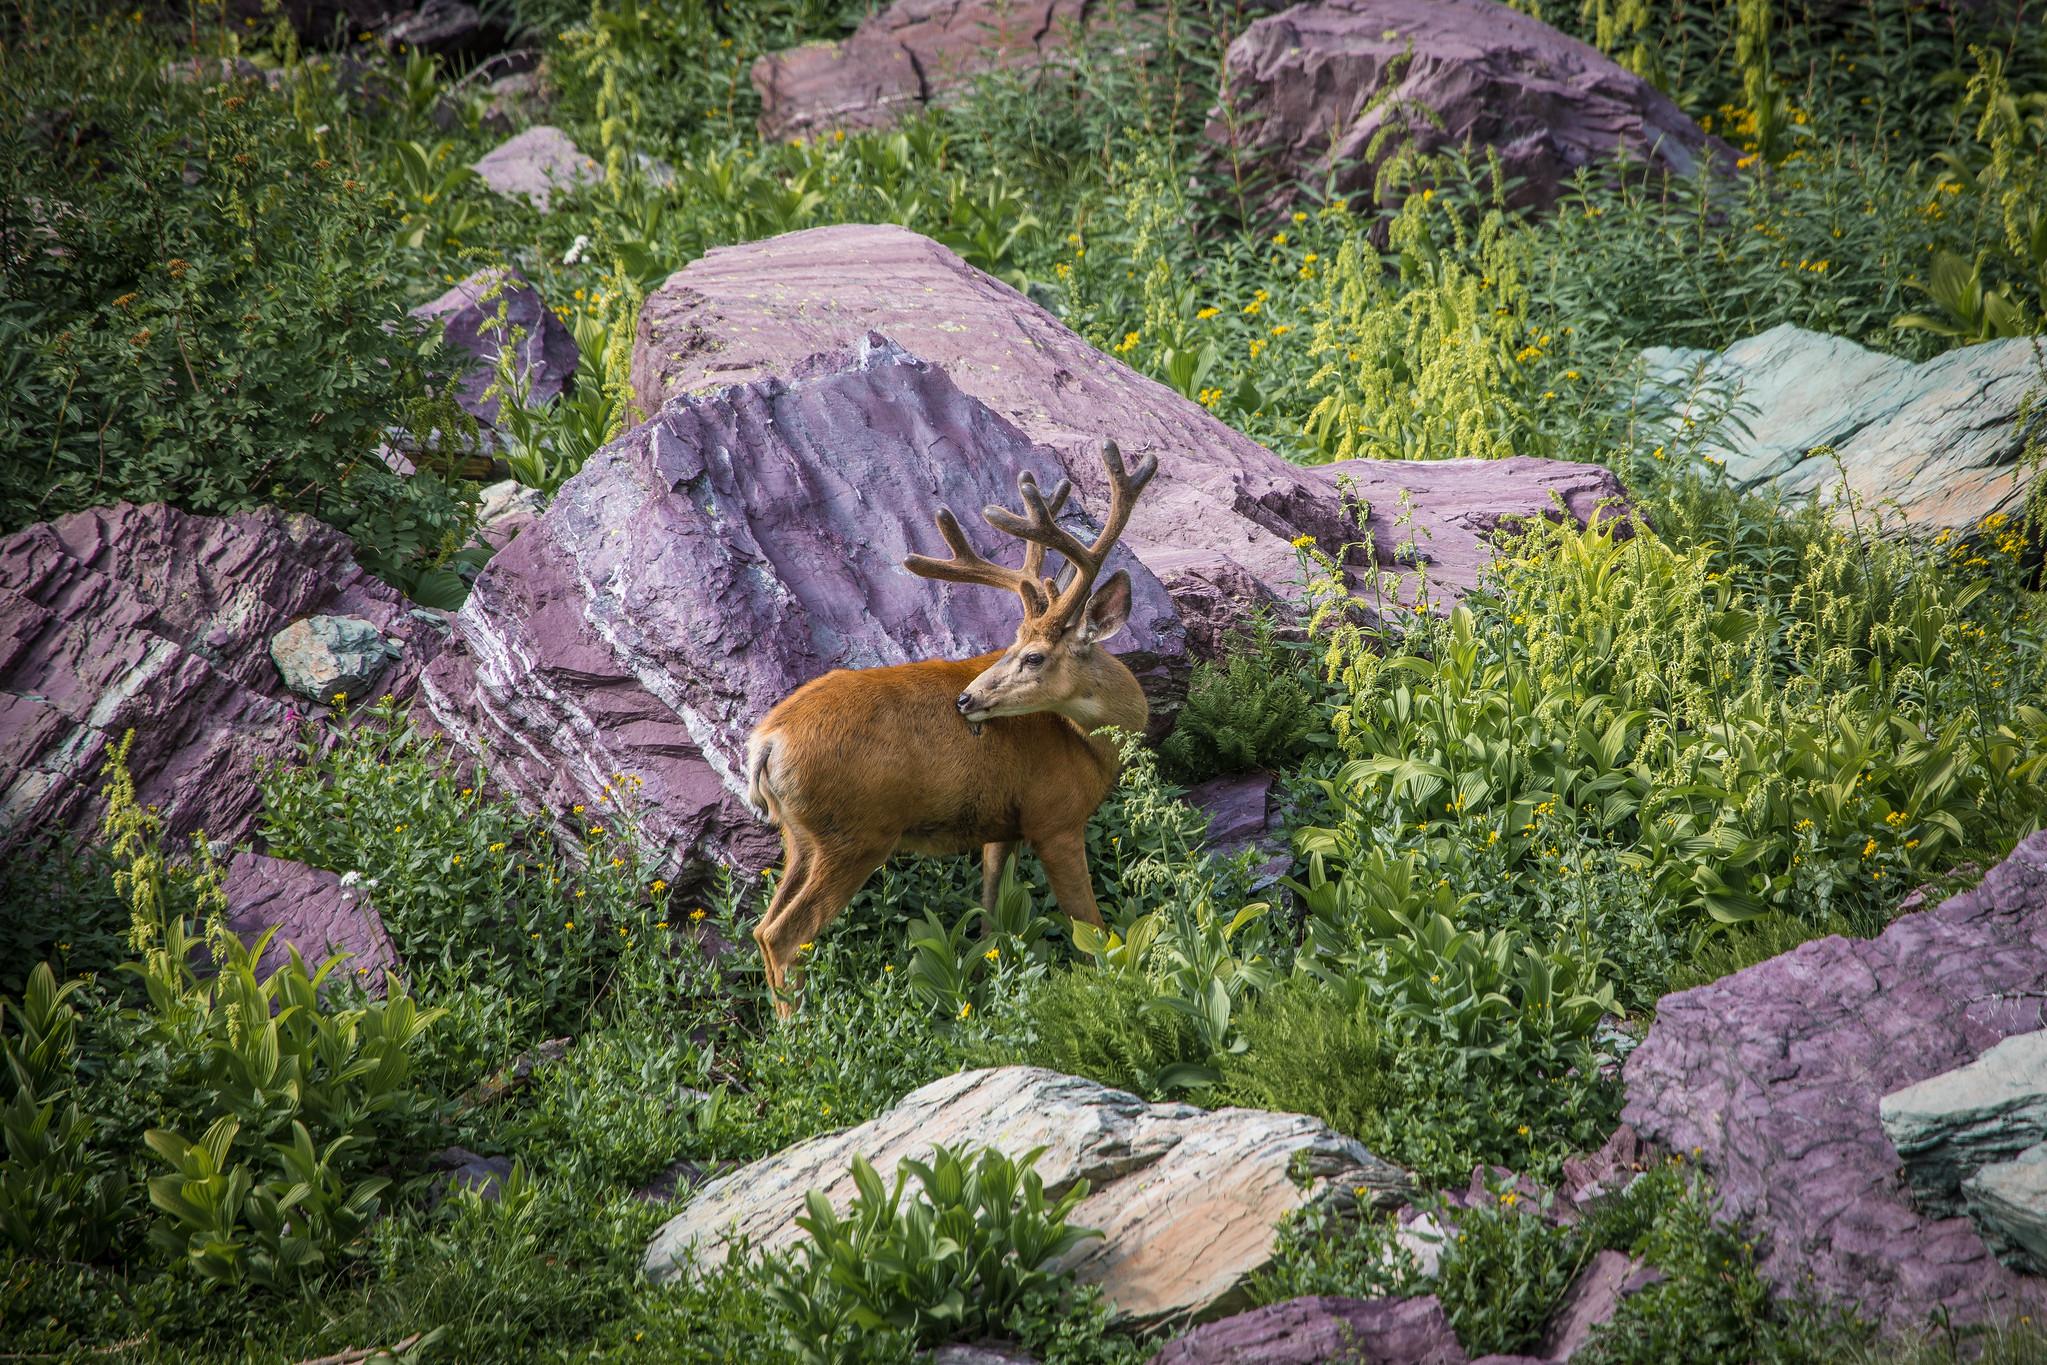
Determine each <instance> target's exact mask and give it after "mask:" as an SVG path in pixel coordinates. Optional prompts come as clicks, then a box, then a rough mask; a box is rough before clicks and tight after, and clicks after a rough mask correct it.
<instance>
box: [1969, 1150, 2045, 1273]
mask: <svg viewBox="0 0 2047 1365" xmlns="http://www.w3.org/2000/svg"><path fill="white" fill-rule="evenodd" d="M1962 1199H1963V1201H1964V1202H1965V1203H1966V1204H1967V1205H1968V1209H1969V1219H1970V1221H1971V1222H1973V1223H1975V1225H1976V1230H1977V1231H1978V1232H1980V1233H1982V1234H1983V1240H1984V1241H1985V1242H1986V1243H1988V1244H1989V1246H1990V1249H1991V1250H1992V1251H1994V1252H1996V1253H1997V1259H1998V1260H2000V1261H2003V1262H2004V1263H2005V1264H2006V1265H2008V1266H2010V1267H2011V1268H2012V1269H2013V1270H2019V1271H2024V1272H2026V1273H2028V1274H2033V1275H2047V1142H2043V1143H2040V1144H2039V1145H2038V1146H2034V1147H2028V1148H2027V1149H2026V1150H2025V1151H2023V1152H2021V1153H2019V1154H2018V1155H2017V1156H2015V1157H2013V1158H2012V1159H2011V1160H2010V1161H2000V1162H1998V1163H1996V1164H1995V1165H1992V1166H1985V1167H1984V1168H1983V1169H1982V1170H1980V1171H1978V1172H1976V1174H1974V1175H1972V1176H1970V1177H1969V1178H1968V1179H1967V1180H1965V1181H1963V1182H1962Z"/></svg>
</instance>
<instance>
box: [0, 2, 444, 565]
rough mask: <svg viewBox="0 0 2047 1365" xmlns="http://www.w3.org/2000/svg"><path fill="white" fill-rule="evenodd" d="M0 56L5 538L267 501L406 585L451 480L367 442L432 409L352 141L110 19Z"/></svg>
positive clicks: (251, 84) (431, 541)
mask: <svg viewBox="0 0 2047 1365" xmlns="http://www.w3.org/2000/svg"><path fill="white" fill-rule="evenodd" d="M70 23H71V24H72V25H74V26H76V27H77V28H81V29H89V28H91V27H92V25H93V21H92V20H91V19H90V18H88V17H87V16H84V15H74V16H73V18H72V20H71V21H70ZM4 60H5V63H6V67H7V79H6V80H5V81H4V82H0V84H4V86H5V88H6V89H7V90H8V91H9V92H11V93H10V94H9V95H8V96H6V98H5V105H4V107H0V129H4V132H0V175H4V176H5V177H6V180H7V183H8V184H9V186H10V188H11V191H12V192H11V193H10V194H9V195H8V196H7V197H6V198H5V201H4V204H0V242H4V243H6V244H7V246H6V249H5V250H4V251H0V278H4V281H5V288H4V290H0V294H4V298H5V300H6V301H5V303H4V304H0V356H4V360H0V371H4V373H5V374H6V376H7V381H6V382H7V388H8V395H9V397H8V402H7V403H6V404H4V411H5V413H6V414H7V415H6V417H5V418H4V419H0V470H5V471H6V473H5V474H4V475H0V526H6V527H8V528H12V527H15V526H19V525H21V524H23V523H25V522H28V521H32V520H35V519H37V518H39V517H49V516H53V515H56V514H59V513H62V512H68V511H72V510H75V509H77V508H80V507H86V506H92V505H95V504H101V503H106V502H111V501H114V500H116V499H120V498H129V499H133V500H135V501H138V502H147V501H153V500H165V501H171V502H175V503H178V504H179V505H181V506H185V507H188V508H191V509H193V510H195V511H200V512H224V511H232V510H236V509H239V508H244V507H248V506H252V505H255V504H258V503H266V502H267V503H275V504H279V505H282V506H286V507H291V508H297V509H303V510H306V511H310V512H313V513H315V514H317V515H320V516H322V517H324V518H326V519H327V520H329V521H331V522H333V523H334V524H336V525H338V526H340V527H341V528H342V529H343V530H345V531H347V532H348V533H349V534H350V535H351V536H352V537H354V538H355V541H356V544H357V547H358V550H359V552H360V553H361V554H362V556H363V557H364V558H365V560H366V561H367V562H369V563H371V564H372V565H373V566H375V567H376V568H378V569H379V571H381V572H384V573H386V574H389V575H392V576H394V577H396V578H398V579H399V580H400V581H406V580H407V577H408V575H416V574H417V573H418V572H419V570H420V568H421V567H422V566H430V565H431V564H433V563H436V562H437V561H438V560H439V559H440V558H441V557H443V556H445V555H446V554H447V553H449V552H451V551H453V550H455V549H456V548H458V547H459V544H460V540H461V537H462V536H463V535H464V533H465V530H466V526H467V522H468V519H469V513H468V511H467V508H466V506H465V502H466V497H465V495H464V494H463V493H462V492H461V491H460V490H459V489H458V487H457V486H456V485H455V484H454V482H453V481H452V480H450V479H449V478H447V477H444V474H443V472H438V471H435V470H431V469H428V470H422V471H421V472H420V473H419V474H417V475H415V476H414V477H412V478H410V479H401V478H400V477H399V476H398V475H397V474H395V473H393V472H392V471H391V470H390V469H388V468H386V467H385V465H384V463H383V462H382V461H381V460H380V459H379V458H378V456H377V454H376V453H375V448H376V446H377V444H378V443H379V441H381V440H382V439H383V438H384V434H385V430H386V428H387V427H390V426H392V425H394V424H407V425H411V426H412V427H413V428H414V429H416V430H421V431H424V430H427V429H428V428H429V427H430V426H431V425H433V424H434V420H433V418H432V416H431V415H430V414H429V413H428V412H427V410H426V407H425V406H424V405H425V400H426V398H427V392H426V389H425V387H424V383H423V380H422V378H421V370H420V365H419V354H418V342H417V339H416V331H415V329H414V328H413V327H412V325H411V324H410V322H409V320H408V319H407V318H406V317H405V300H404V295H403V283H402V281H401V280H399V279H398V278H397V276H396V275H395V274H394V273H393V268H392V267H393V253H394V250H395V244H394V242H393V240H392V239H393V233H392V227H393V223H392V221H391V217H390V215H389V214H388V213H387V212H386V210H385V209H384V208H383V207H382V206H381V205H380V204H379V202H378V199H377V196H376V195H374V194H373V193H372V192H371V191H370V190H369V188H368V186H367V185H366V184H365V177H366V175H367V172H366V171H364V170H363V169H362V168H361V166H360V165H359V164H358V162H359V159H360V157H361V149H360V148H359V147H358V146H357V145H356V144H354V143H353V142H352V141H351V140H350V139H349V138H348V137H347V136H346V135H345V134H343V133H337V132H334V131H332V130H331V129H330V128H328V127H326V126H325V125H321V126H319V127H315V126H314V124H313V122H312V121H301V119H300V118H299V117H298V115H297V114H296V113H295V112H294V110H293V108H292V106H291V103H290V101H289V100H288V99H287V98H286V97H285V96H284V95H282V94H280V93H276V92H273V91H271V90H269V89H267V88H266V87H265V86H264V85H263V84H262V83H261V82H260V81H241V82H234V83H230V84H227V85H222V86H218V87H212V88H205V87H201V86H199V85H195V84H183V83H177V82H169V81H166V80H165V79H164V78H163V77H162V76H161V75H160V74H158V71H157V68H156V63H157V61H158V60H160V59H159V58H158V56H157V55H156V53H155V52H154V51H153V50H152V49H151V48H150V47H149V46H147V45H144V44H142V43H138V42H135V41H124V40H123V39H122V37H121V36H120V32H119V31H116V30H107V31H101V32H98V33H93V34H90V35H88V34H86V33H82V32H77V31H73V32H71V33H69V34H66V35H64V36H59V35H58V34H55V33H52V34H46V35H44V36H43V37H42V39H41V40H40V41H37V42H33V43H20V44H11V45H9V47H8V49H7V53H6V55H5V58H4Z"/></svg>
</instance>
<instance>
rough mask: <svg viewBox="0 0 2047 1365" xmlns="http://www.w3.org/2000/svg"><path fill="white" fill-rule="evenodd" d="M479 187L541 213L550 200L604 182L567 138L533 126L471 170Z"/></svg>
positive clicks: (550, 128) (593, 164)
mask: <svg viewBox="0 0 2047 1365" xmlns="http://www.w3.org/2000/svg"><path fill="white" fill-rule="evenodd" d="M471 169H473V170H474V171H475V172H476V174H477V175H478V176H479V177H481V178H482V180H483V183H484V184H486V185H488V186H490V187H491V188H492V189H493V190H496V191H497V192H498V193H499V194H501V195H503V196H505V197H506V198H507V199H523V200H525V201H526V202H527V203H529V204H531V205H532V206H533V207H534V208H536V209H538V210H539V211H540V212H542V213H546V212H547V211H548V209H550V208H551V207H553V204H554V196H555V195H556V194H558V193H570V192H573V191H575V190H579V189H582V188H584V187H585V186H589V185H594V184H596V183H597V182H598V181H600V180H602V179H603V178H604V172H603V171H602V170H601V169H599V168H598V165H597V163H596V162H595V161H592V160H591V159H590V158H589V157H587V156H585V155H583V151H582V149H581V148H580V147H578V146H576V144H575V143H573V142H571V141H569V135H568V134H567V133H564V132H563V131H562V130H561V129H559V128H556V127H554V126H553V125H551V124H546V123H536V124H534V125H533V126H532V127H531V128H528V129H527V130H526V131H525V132H523V133H520V134H519V135H517V136H516V137H511V138H507V139H506V140H505V141H503V142H501V143H499V144H498V145H497V146H496V147H493V148H492V149H491V150H490V151H488V152H486V153H485V154H484V155H483V157H482V158H481V159H480V160H478V161H477V162H475V163H474V165H473V166H472V167H471Z"/></svg>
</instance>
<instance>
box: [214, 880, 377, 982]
mask: <svg viewBox="0 0 2047 1365" xmlns="http://www.w3.org/2000/svg"><path fill="white" fill-rule="evenodd" d="M222 889H223V890H224V891H225V892H226V894H227V927H228V928H229V929H231V930H233V931H234V932H235V934H236V935H237V936H239V937H240V938H241V939H242V941H243V942H244V943H249V942H253V941H254V940H255V939H256V938H257V937H258V936H259V935H261V934H263V933H264V932H266V931H268V930H269V929H271V928H272V927H275V928H276V930H277V934H276V936H275V937H273V938H272V939H271V940H270V942H269V944H268V945H267V946H265V948H264V949H263V956H262V957H261V958H259V959H257V962H256V971H257V974H258V975H260V976H267V975H269V974H270V973H271V972H274V971H276V970H277V969H278V968H279V967H282V966H283V965H284V964H285V963H286V962H287V961H289V960H290V950H291V949H293V948H296V949H298V951H299V956H300V957H301V958H302V959H304V960H305V964H306V966H307V967H308V968H317V967H318V966H319V965H320V963H321V962H323V961H324V960H326V959H327V958H328V957H331V956H332V955H334V954H336V953H347V954H348V960H347V961H346V962H344V963H342V964H341V965H340V966H339V967H337V968H336V969H335V974H336V975H337V976H350V977H354V978H355V979H356V980H358V981H360V982H362V983H363V984H364V985H365V986H366V987H368V988H369V989H371V990H373V991H375V992H377V993H379V994H381V993H382V992H383V989H384V973H385V972H389V971H395V970H397V967H398V952H397V950H396V949H395V948H393V947H392V946H391V936H390V935H389V934H387V933H385V932H384V921H383V920H382V919H381V918H379V917H378V915H377V912H376V909H375V907H373V906H371V905H370V903H369V902H368V901H366V900H364V899H363V898H362V897H361V895H360V894H359V893H358V892H357V891H356V890H355V888H353V887H350V886H345V885H343V884H342V881H341V878H339V877H337V876H335V875H334V874H333V873H332V872H327V871H324V870H322V869H320V868H317V867H307V866H306V865H305V864H304V863H295V862H289V861H287V860H285V859H283V858H266V857H264V856H263V855H262V854H260V853H237V854H236V855H235V859H234V861H233V862H232V863H230V864H228V869H227V882H226V884H225V886H224V887H223V888H222Z"/></svg>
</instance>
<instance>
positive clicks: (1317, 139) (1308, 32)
mask: <svg viewBox="0 0 2047 1365" xmlns="http://www.w3.org/2000/svg"><path fill="white" fill-rule="evenodd" d="M1410 52H1411V53H1412V57H1411V59H1410V57H1409V53H1410ZM1225 63H1226V67H1227V72H1228V86H1227V88H1228V90H1229V97H1230V98H1231V99H1232V100H1233V101H1234V104H1233V106H1232V108H1231V110H1230V111H1229V113H1228V114H1227V115H1225V114H1224V113H1221V112H1218V113H1215V114H1213V115H1211V116H1210V119H1209V124H1208V130H1207V131H1208V138H1209V141H1210V142H1211V143H1212V144H1214V145H1215V147H1216V148H1217V151H1216V155H1217V156H1218V157H1221V156H1223V155H1229V156H1231V157H1233V158H1234V159H1235V160H1236V161H1238V162H1241V163H1245V164H1251V165H1255V166H1257V167H1258V168H1259V170H1260V171H1261V172H1262V173H1266V174H1269V175H1270V176H1271V178H1272V180H1273V181H1274V182H1275V183H1277V184H1278V185H1280V186H1281V188H1279V189H1277V190H1275V191H1274V193H1273V195H1272V196H1271V198H1270V200H1269V201H1268V207H1271V208H1279V207H1282V206H1284V205H1286V204H1288V203H1290V202H1291V201H1292V198H1293V196H1294V194H1295V192H1296V188H1297V185H1298V183H1299V182H1302V181H1306V182H1309V183H1313V184H1318V185H1319V184H1321V183H1322V182H1323V180H1324V179H1325V178H1326V177H1327V176H1328V175H1329V173H1330V172H1331V171H1332V170H1333V171H1335V173H1336V188H1337V190H1338V191H1339V192H1341V193H1345V194H1355V193H1359V192H1365V193H1369V192H1370V191H1371V189H1372V184H1373V179H1374V176H1375V175H1376V173H1377V170H1378V161H1379V160H1382V159H1384V158H1385V157H1386V156H1388V155H1390V154H1391V152H1392V150H1393V148H1394V147H1396V146H1398V145H1399V143H1400V139H1399V138H1388V139H1386V140H1385V142H1384V144H1383V147H1382V148H1381V149H1378V150H1377V152H1376V155H1375V154H1374V153H1373V151H1372V144H1373V141H1374V140H1375V139H1378V138H1380V136H1381V134H1382V133H1383V132H1385V130H1387V129H1388V128H1389V127H1395V128H1398V129H1399V130H1400V132H1401V133H1402V134H1403V135H1406V136H1409V137H1411V138H1412V139H1413V140H1414V141H1415V142H1416V143H1417V144H1418V145H1419V146H1420V147H1421V148H1422V149H1423V150H1426V151H1434V150H1437V149H1439V148H1443V147H1459V146H1462V145H1464V144H1465V143H1467V142H1469V143H1471V144H1473V145H1474V146H1476V147H1477V148H1478V149H1479V150H1480V151H1486V150H1494V151H1497V152H1498V153H1499V154H1500V159H1501V161H1502V163H1503V167H1504V169H1505V172H1506V174H1507V175H1508V176H1510V177H1513V178H1515V179H1518V180H1519V181H1520V182H1521V185H1520V188H1519V189H1518V190H1516V191H1515V193H1514V196H1513V200H1512V202H1514V203H1515V204H1516V205H1517V206H1519V207H1530V206H1533V207H1547V206H1549V205H1550V204H1552V203H1554V202H1555V200H1556V198H1557V196H1558V194H1559V193H1560V191H1561V190H1562V188H1563V187H1564V186H1565V185H1566V184H1568V182H1569V181H1570V180H1571V178H1572V176H1573V175H1574V174H1575V173H1576V172H1577V170H1578V168H1579V167H1581V166H1587V165H1592V164H1594V163H1597V162H1602V161H1610V160H1612V159H1614V158H1615V157H1617V156H1621V155H1625V156H1626V157H1627V158H1628V159H1629V160H1631V161H1632V162H1634V163H1635V164H1637V165H1642V164H1645V163H1646V164H1648V165H1651V166H1657V167H1662V168H1664V169H1667V170H1669V171H1672V172H1673V173H1676V174H1679V175H1686V174H1690V173H1691V172H1692V171H1693V170H1694V169H1695V168H1696V167H1697V166H1698V164H1699V162H1700V160H1701V159H1702V158H1704V157H1707V156H1714V157H1720V158H1724V159H1725V160H1726V161H1727V162H1728V163H1729V164H1730V165H1731V164H1732V162H1733V159H1734V156H1733V152H1732V150H1731V149H1729V148H1727V147H1726V146H1725V145H1724V144H1722V143H1720V142H1718V141H1716V140H1715V139H1713V138H1711V137H1708V136H1707V135H1706V133H1705V132H1703V131H1702V130H1701V129H1700V128H1699V126H1698V125H1697V124H1696V123H1694V122H1692V120H1691V119H1689V118H1687V117H1686V116H1685V114H1684V113H1683V111H1681V110H1680V109H1679V108H1678V107H1677V105H1676V104H1674V103H1672V102H1671V100H1670V98H1669V97H1668V96H1666V95H1664V94H1663V93H1662V92H1661V91H1659V90H1657V89H1656V87H1655V86H1653V85H1651V84H1649V83H1648V82H1647V81H1645V80H1643V79H1642V78H1641V77H1639V76H1637V75H1634V74H1633V73H1631V72H1629V71H1627V70H1625V69H1624V68H1622V67H1621V66H1620V65H1619V64H1618V63H1616V62H1615V61H1613V60H1612V59H1611V58H1609V57H1607V56H1606V55H1605V54H1603V53H1601V52H1600V51H1599V50H1598V49H1597V48H1594V47H1591V46H1589V45H1587V44H1585V43H1581V42H1579V41H1578V40H1577V39H1575V38H1571V37H1568V36H1566V35H1565V34H1562V33H1559V32H1557V30H1555V29H1553V28H1551V27H1550V26H1549V25H1547V24H1545V23H1543V22H1541V21H1540V20H1538V19H1531V18H1529V17H1528V16H1527V15H1525V14H1520V13H1517V12H1516V11H1514V10H1511V9H1509V8H1508V7H1507V6H1505V5H1503V4H1499V3H1496V0H1316V3H1313V4H1305V5H1296V6H1294V7H1293V8H1292V9H1290V10H1287V11H1285V12H1284V13H1281V14H1275V15H1270V16H1268V17H1266V18H1263V19H1259V20H1257V21H1255V22H1253V23H1252V24H1251V25H1250V26H1249V27H1248V28H1246V29H1245V30H1244V32H1243V33H1242V35H1240V36H1239V37H1238V38H1237V40H1236V41H1235V42H1233V43H1231V44H1230V48H1229V52H1228V54H1227V56H1226V57H1225ZM1424 111H1427V112H1424ZM1431 115H1433V116H1434V117H1431Z"/></svg>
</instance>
